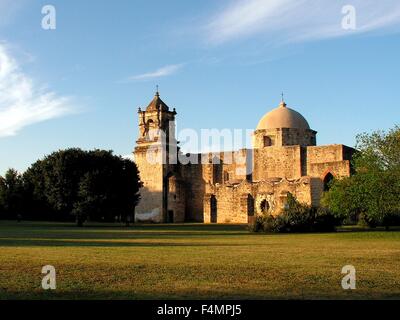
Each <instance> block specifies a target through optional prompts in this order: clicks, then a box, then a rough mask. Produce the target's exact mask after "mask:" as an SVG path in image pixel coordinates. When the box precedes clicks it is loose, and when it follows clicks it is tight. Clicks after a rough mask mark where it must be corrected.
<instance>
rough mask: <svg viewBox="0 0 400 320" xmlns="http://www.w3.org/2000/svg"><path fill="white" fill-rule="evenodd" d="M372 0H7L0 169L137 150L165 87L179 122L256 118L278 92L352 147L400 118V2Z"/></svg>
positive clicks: (323, 131)
mask: <svg viewBox="0 0 400 320" xmlns="http://www.w3.org/2000/svg"><path fill="white" fill-rule="evenodd" d="M376 3H378V2H377V1H372V0H371V1H370V0H363V1H361V0H350V1H349V0H347V1H330V0H301V1H294V0H279V1H278V0H219V1H215V0H203V1H187V0H169V1H161V0H158V1H155V0H146V1H144V0H143V1H139V0H137V1H134V0H114V1H108V0H102V1H96V2H94V1H90V0H85V1H78V0H68V1H65V0H63V1H60V0H51V1H49V0H48V1H40V0H18V1H15V0H0V150H1V151H0V174H1V173H4V171H5V170H6V169H7V168H9V167H14V168H16V169H18V170H21V171H23V170H25V169H26V168H27V167H28V166H29V165H30V164H31V163H33V162H34V161H36V160H37V159H39V158H42V157H43V156H44V155H46V154H49V153H51V152H52V151H55V150H58V149H63V148H67V147H80V148H84V149H92V148H102V149H108V150H114V151H115V153H117V154H121V155H127V154H129V153H130V152H131V151H132V150H133V148H134V146H135V140H136V137H137V108H138V107H139V106H142V107H143V106H146V105H147V104H148V103H149V101H150V100H151V99H152V97H153V95H154V91H155V86H156V85H157V84H158V85H159V86H160V93H161V97H162V98H163V100H164V101H165V102H166V103H167V104H168V105H169V106H170V107H176V108H177V111H178V128H179V129H184V128H193V129H196V130H200V129H202V128H218V129H224V128H231V129H252V128H255V127H256V125H257V123H258V121H259V119H260V118H261V117H262V116H263V115H264V114H265V113H266V112H268V111H269V110H271V109H272V108H274V107H276V106H277V105H278V104H279V101H280V94H281V92H282V91H284V92H285V97H286V98H285V99H286V102H287V104H288V105H289V106H290V107H292V108H294V109H296V110H297V111H299V112H301V113H302V114H303V115H304V116H305V117H306V118H307V120H308V121H309V123H310V125H311V127H312V128H313V129H315V130H317V131H318V132H319V133H318V143H319V144H331V143H343V144H347V145H350V146H353V145H354V143H355V139H354V137H355V135H356V134H357V133H360V132H364V131H371V130H376V129H388V128H390V127H393V126H394V125H395V124H396V123H397V124H398V123H399V121H398V119H399V114H400V112H399V110H398V101H400V90H399V89H398V86H399V80H398V75H399V73H400V72H399V71H400V63H399V56H400V55H399V54H400V41H399V40H400V38H399V33H398V31H400V3H398V1H397V0H396V1H395V0H386V1H380V2H379V4H376ZM48 4H51V5H53V6H54V7H55V8H56V13H57V16H56V18H57V20H56V22H57V27H56V30H43V29H42V27H41V21H42V18H43V14H42V13H41V10H42V7H43V6H44V5H48ZM344 5H352V6H353V7H354V8H355V10H356V11H355V13H356V19H357V20H356V29H354V30H347V29H343V28H342V19H343V17H344V16H345V15H346V13H343V12H342V8H343V6H344Z"/></svg>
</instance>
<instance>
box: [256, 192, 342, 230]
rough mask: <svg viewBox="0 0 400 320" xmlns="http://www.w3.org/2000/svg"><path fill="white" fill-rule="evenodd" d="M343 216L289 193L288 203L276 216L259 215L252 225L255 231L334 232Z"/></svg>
mask: <svg viewBox="0 0 400 320" xmlns="http://www.w3.org/2000/svg"><path fill="white" fill-rule="evenodd" d="M341 222H342V218H341V217H340V216H335V215H334V214H333V213H331V212H330V211H329V210H327V209H325V208H322V207H321V208H316V207H312V206H309V205H306V204H302V203H300V202H298V201H297V200H296V198H295V197H294V196H293V195H292V194H291V193H288V197H287V204H286V206H285V208H284V209H283V211H282V213H281V214H280V215H278V216H276V217H274V216H272V215H270V214H264V215H259V216H257V218H256V219H255V221H254V222H253V223H252V224H251V225H250V230H251V231H253V232H259V231H263V232H279V233H289V232H332V231H335V228H336V226H338V225H340V224H341Z"/></svg>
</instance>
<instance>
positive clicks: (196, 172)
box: [134, 93, 354, 223]
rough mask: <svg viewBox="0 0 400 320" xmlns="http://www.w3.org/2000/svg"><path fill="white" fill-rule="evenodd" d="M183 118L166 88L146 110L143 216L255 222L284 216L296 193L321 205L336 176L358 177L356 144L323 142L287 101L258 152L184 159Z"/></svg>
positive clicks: (140, 158)
mask: <svg viewBox="0 0 400 320" xmlns="http://www.w3.org/2000/svg"><path fill="white" fill-rule="evenodd" d="M175 116H176V111H175V109H174V110H173V111H170V110H169V108H168V106H167V105H166V104H165V103H164V102H163V101H162V100H161V99H160V97H159V94H158V93H156V96H155V97H154V99H153V100H152V101H151V103H150V104H149V106H148V107H147V108H146V110H145V111H142V110H141V109H139V133H140V136H139V139H138V140H137V146H136V148H135V151H134V157H135V162H136V164H137V165H138V167H139V171H140V177H141V180H142V181H143V183H144V186H143V188H142V189H141V201H140V203H139V205H138V207H137V208H136V217H137V220H138V221H152V222H185V221H197V222H204V223H247V222H249V221H251V220H252V219H254V217H255V216H256V215H257V214H261V213H263V212H269V213H271V214H273V215H277V214H279V213H280V212H281V210H282V208H283V207H284V206H285V203H286V198H287V194H288V193H289V192H290V193H291V194H293V195H294V196H295V197H296V198H297V199H298V200H299V201H300V202H304V203H307V204H311V205H313V206H318V205H319V203H320V199H321V195H322V193H323V191H324V188H326V187H327V185H328V182H329V181H330V180H331V179H333V178H340V177H345V176H349V175H350V174H351V172H350V171H351V166H350V160H351V157H352V154H353V152H354V149H352V148H350V147H347V146H344V145H340V144H337V145H327V146H317V145H316V135H317V132H316V131H314V130H311V129H310V127H309V125H308V123H307V121H306V120H305V119H304V118H303V116H301V114H299V113H298V112H296V111H294V110H292V109H290V108H288V107H287V106H286V104H285V103H284V102H283V101H282V103H281V104H280V106H279V107H278V108H276V109H274V110H272V111H271V112H269V113H268V114H266V115H265V116H264V117H263V118H262V119H261V121H260V123H259V125H258V126H257V128H256V130H255V131H254V134H253V149H241V150H238V151H232V152H223V153H218V154H215V153H206V154H196V155H187V157H189V158H190V159H191V160H194V161H191V162H190V163H188V164H183V163H182V161H178V155H181V153H180V150H179V147H178V142H177V141H176V140H175V125H174V121H175ZM232 160H233V161H232Z"/></svg>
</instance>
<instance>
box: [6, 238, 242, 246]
mask: <svg viewBox="0 0 400 320" xmlns="http://www.w3.org/2000/svg"><path fill="white" fill-rule="evenodd" d="M247 246H248V244H235V243H219V242H205V243H204V242H184V243H179V242H159V241H155V242H138V241H135V242H128V241H126V242H124V241H112V242H111V241H101V240H99V241H74V240H56V239H54V240H52V239H12V238H10V239H0V247H110V248H114V247H150V248H151V247H214V248H215V247H247Z"/></svg>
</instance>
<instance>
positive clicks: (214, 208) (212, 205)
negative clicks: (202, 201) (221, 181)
mask: <svg viewBox="0 0 400 320" xmlns="http://www.w3.org/2000/svg"><path fill="white" fill-rule="evenodd" d="M210 209H211V210H210V212H211V217H210V218H211V223H217V221H218V217H217V198H216V197H215V196H214V195H212V196H211V199H210Z"/></svg>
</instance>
